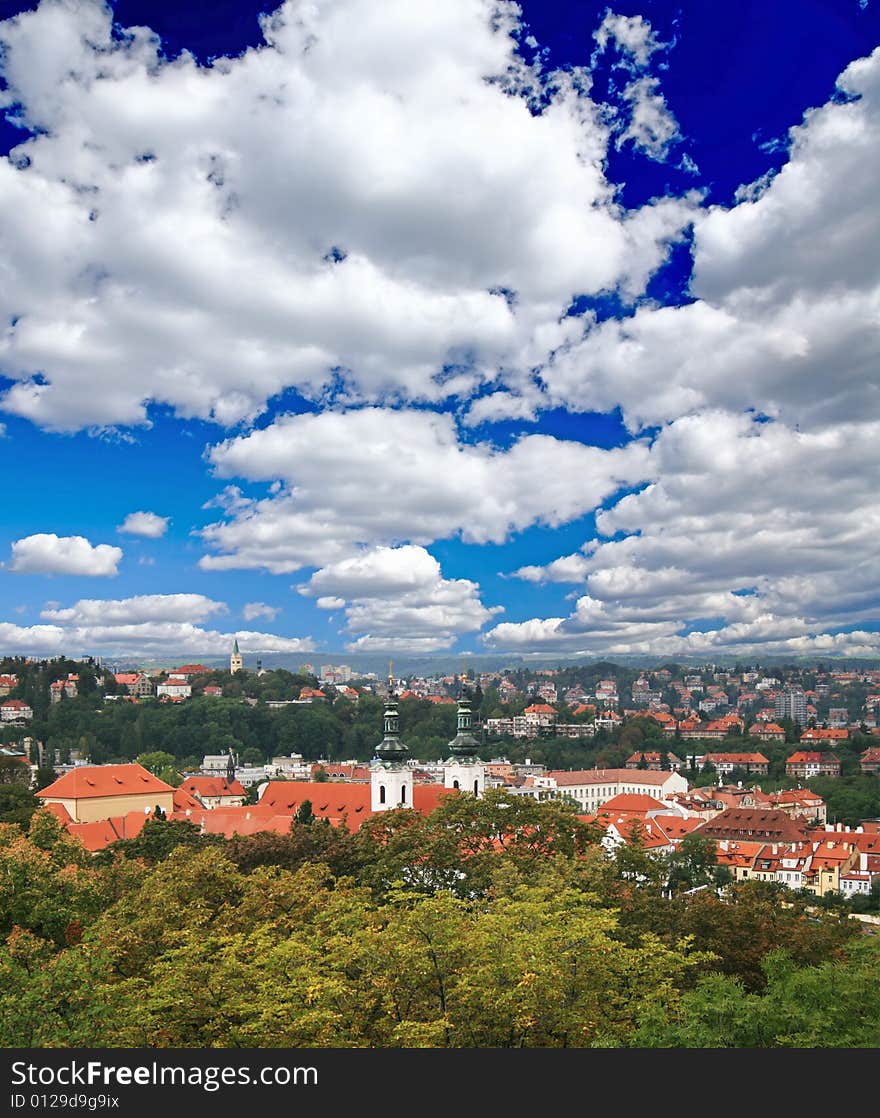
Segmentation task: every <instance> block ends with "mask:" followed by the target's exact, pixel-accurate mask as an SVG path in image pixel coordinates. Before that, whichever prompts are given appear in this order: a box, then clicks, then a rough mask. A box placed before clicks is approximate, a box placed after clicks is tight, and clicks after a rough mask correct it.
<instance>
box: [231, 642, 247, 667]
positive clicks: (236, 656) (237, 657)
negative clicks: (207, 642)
mask: <svg viewBox="0 0 880 1118" xmlns="http://www.w3.org/2000/svg"><path fill="white" fill-rule="evenodd" d="M243 667H244V660H243V659H242V657H241V653H240V652H239V651H238V637H236V638H235V644H234V645H233V646H232V655H231V656H230V657H229V670H230V672H231V673H232V674H233V675H235V673H236V672H240V671H241V669H242V668H243Z"/></svg>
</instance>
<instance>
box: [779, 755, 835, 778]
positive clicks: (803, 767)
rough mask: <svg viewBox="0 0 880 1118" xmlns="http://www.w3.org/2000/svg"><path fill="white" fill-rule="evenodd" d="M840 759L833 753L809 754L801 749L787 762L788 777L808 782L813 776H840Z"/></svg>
mask: <svg viewBox="0 0 880 1118" xmlns="http://www.w3.org/2000/svg"><path fill="white" fill-rule="evenodd" d="M840 767H841V766H840V758H839V757H835V755H834V754H833V753H818V752H809V751H807V750H803V749H799V750H798V751H797V752H796V753H792V755H791V756H790V757H789V758H788V759H787V760H786V762H785V772H786V775H787V776H793V777H796V778H797V779H798V780H807V779H808V778H809V777H811V776H840Z"/></svg>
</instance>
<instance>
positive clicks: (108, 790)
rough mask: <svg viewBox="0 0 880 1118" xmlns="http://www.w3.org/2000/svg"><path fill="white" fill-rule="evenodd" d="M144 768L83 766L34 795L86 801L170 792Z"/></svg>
mask: <svg viewBox="0 0 880 1118" xmlns="http://www.w3.org/2000/svg"><path fill="white" fill-rule="evenodd" d="M173 791H174V789H173V788H172V787H171V785H170V784H166V783H165V781H164V780H159V778H158V777H155V776H153V774H152V773H151V772H148V771H147V770H146V769H145V768H144V767H143V765H138V764H137V763H133V764H131V765H83V766H81V767H79V768H75V769H71V771H70V772H68V773H65V774H64V776H60V777H59V778H58V779H57V780H56V781H55V782H54V783H52V784H50V785H49V787H48V788H44V789H43V790H42V791H41V792H37V796H38V797H39V798H40V799H43V800H47V799H57V800H89V799H95V798H97V797H99V796H133V795H145V794H146V793H148V792H149V793H153V792H173Z"/></svg>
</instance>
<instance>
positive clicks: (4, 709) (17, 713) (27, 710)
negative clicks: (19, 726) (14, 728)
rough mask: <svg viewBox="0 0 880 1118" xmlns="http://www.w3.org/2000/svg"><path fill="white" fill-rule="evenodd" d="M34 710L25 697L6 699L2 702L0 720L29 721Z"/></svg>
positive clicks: (0, 704)
mask: <svg viewBox="0 0 880 1118" xmlns="http://www.w3.org/2000/svg"><path fill="white" fill-rule="evenodd" d="M33 716H34V712H33V710H32V709H31V707H30V706H29V705H28V704H27V703H26V702H25V701H24V699H5V700H4V701H3V702H2V703H0V721H2V722H28V721H30V719H31V718H33Z"/></svg>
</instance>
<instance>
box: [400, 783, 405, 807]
mask: <svg viewBox="0 0 880 1118" xmlns="http://www.w3.org/2000/svg"><path fill="white" fill-rule="evenodd" d="M400 802H401V803H402V804H405V803H406V785H405V784H404V786H403V787H402V788H401V789H400Z"/></svg>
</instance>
